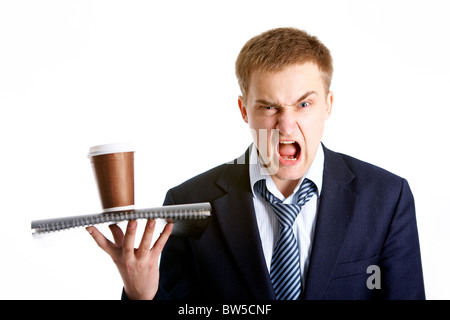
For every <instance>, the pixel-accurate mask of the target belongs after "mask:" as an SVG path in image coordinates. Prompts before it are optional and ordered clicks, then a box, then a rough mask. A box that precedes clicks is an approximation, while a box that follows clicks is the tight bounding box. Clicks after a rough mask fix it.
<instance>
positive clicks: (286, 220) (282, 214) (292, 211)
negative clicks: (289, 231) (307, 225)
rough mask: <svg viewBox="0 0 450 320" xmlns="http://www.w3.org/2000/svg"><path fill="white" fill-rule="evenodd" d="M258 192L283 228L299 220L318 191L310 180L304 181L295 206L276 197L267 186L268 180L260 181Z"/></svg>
mask: <svg viewBox="0 0 450 320" xmlns="http://www.w3.org/2000/svg"><path fill="white" fill-rule="evenodd" d="M255 188H256V191H258V192H259V193H260V194H261V195H262V196H263V197H264V198H265V199H266V201H267V202H269V203H270V204H271V205H272V208H273V211H274V212H275V214H276V215H277V218H278V222H279V223H280V224H281V225H282V226H283V227H291V226H292V225H293V223H294V221H295V219H296V218H297V216H298V214H299V213H300V210H301V208H302V206H303V205H304V204H305V203H306V202H308V201H309V200H310V199H311V197H312V196H313V195H314V193H315V192H316V190H317V187H316V185H315V184H314V182H312V181H311V180H309V179H306V178H305V179H304V180H303V182H302V184H301V186H300V188H299V190H298V191H297V192H296V194H295V199H296V200H295V201H294V202H295V204H287V203H283V202H281V200H280V199H278V198H277V197H275V196H274V195H273V194H272V193H271V192H270V191H269V190H268V189H267V186H266V180H265V179H263V180H259V181H257V182H256V184H255Z"/></svg>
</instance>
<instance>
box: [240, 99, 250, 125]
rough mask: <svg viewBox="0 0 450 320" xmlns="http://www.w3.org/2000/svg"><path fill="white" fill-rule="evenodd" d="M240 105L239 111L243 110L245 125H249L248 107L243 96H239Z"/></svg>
mask: <svg viewBox="0 0 450 320" xmlns="http://www.w3.org/2000/svg"><path fill="white" fill-rule="evenodd" d="M238 104H239V110H241V116H242V119H244V121H245V123H248V116H247V107H246V106H245V103H244V98H243V97H242V96H239V98H238Z"/></svg>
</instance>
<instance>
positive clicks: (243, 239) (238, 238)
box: [212, 151, 274, 300]
mask: <svg viewBox="0 0 450 320" xmlns="http://www.w3.org/2000/svg"><path fill="white" fill-rule="evenodd" d="M243 157H245V158H242V157H241V158H239V159H238V160H237V162H236V164H230V165H228V167H227V168H226V170H225V171H224V173H223V174H222V176H221V177H220V178H219V180H218V182H217V184H218V185H219V186H220V187H221V188H222V189H223V190H225V191H226V193H225V194H224V195H223V196H222V197H220V198H218V199H216V200H215V201H213V202H212V206H213V211H214V212H215V215H216V217H217V220H218V222H219V225H220V228H221V229H222V232H223V235H224V238H225V241H226V242H227V244H228V247H229V248H230V251H231V253H232V254H233V257H234V258H235V262H236V264H237V266H238V268H239V270H240V271H241V272H242V274H243V276H244V279H246V281H247V282H248V286H249V288H250V290H252V291H253V293H254V296H255V298H256V299H266V300H267V299H274V293H273V289H272V284H271V282H270V276H269V274H268V271H267V267H266V264H265V260H264V254H263V250H262V246H261V239H260V236H259V231H258V227H257V223H256V218H255V214H254V212H255V209H254V205H253V194H252V192H251V189H250V178H249V167H248V151H247V153H246V154H245V155H244V156H243Z"/></svg>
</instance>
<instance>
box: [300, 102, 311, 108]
mask: <svg viewBox="0 0 450 320" xmlns="http://www.w3.org/2000/svg"><path fill="white" fill-rule="evenodd" d="M310 105H311V103H310V102H308V101H303V102H300V103H299V104H298V106H299V107H300V108H306V107H308V106H310Z"/></svg>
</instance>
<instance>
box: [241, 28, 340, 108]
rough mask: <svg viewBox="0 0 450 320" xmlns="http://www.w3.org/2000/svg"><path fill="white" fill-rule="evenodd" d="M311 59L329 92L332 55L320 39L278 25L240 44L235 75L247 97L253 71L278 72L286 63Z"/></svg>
mask: <svg viewBox="0 0 450 320" xmlns="http://www.w3.org/2000/svg"><path fill="white" fill-rule="evenodd" d="M305 62H312V63H315V64H316V65H317V67H318V68H319V70H320V71H321V73H322V77H323V80H324V88H325V92H326V93H328V91H329V89H330V85H331V78H332V76H333V59H332V57H331V54H330V51H329V50H328V48H327V47H326V46H325V45H324V44H323V43H322V42H320V40H319V39H318V38H317V37H315V36H311V35H310V34H308V33H306V32H305V31H303V30H299V29H296V28H277V29H272V30H269V31H266V32H263V33H261V34H260V35H258V36H255V37H253V38H252V39H250V40H249V41H247V43H246V44H245V45H244V47H242V49H241V52H240V53H239V55H238V57H237V59H236V77H237V79H238V83H239V87H240V88H241V92H242V96H243V97H244V99H245V100H246V99H247V91H248V86H249V82H250V77H251V74H252V72H254V71H257V70H258V71H262V72H277V71H282V70H283V69H285V68H286V67H288V66H292V65H294V64H301V63H305Z"/></svg>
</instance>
